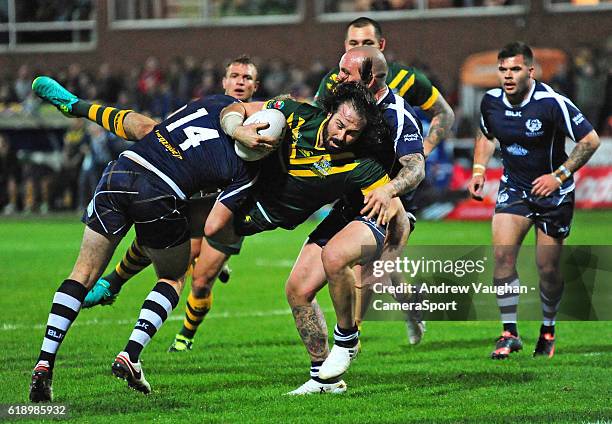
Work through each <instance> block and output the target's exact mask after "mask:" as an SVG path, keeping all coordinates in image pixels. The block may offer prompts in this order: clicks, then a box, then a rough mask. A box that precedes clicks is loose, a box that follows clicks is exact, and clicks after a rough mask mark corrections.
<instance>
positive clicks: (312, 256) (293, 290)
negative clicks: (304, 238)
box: [285, 243, 329, 362]
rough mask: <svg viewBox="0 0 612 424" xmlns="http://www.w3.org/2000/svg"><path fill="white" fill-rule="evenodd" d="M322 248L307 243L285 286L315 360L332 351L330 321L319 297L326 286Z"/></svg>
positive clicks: (297, 325)
mask: <svg viewBox="0 0 612 424" xmlns="http://www.w3.org/2000/svg"><path fill="white" fill-rule="evenodd" d="M321 250H322V249H321V247H320V246H318V245H316V244H314V243H306V244H304V246H303V247H302V251H301V252H300V255H299V257H298V259H297V261H296V262H295V265H294V266H293V269H292V270H291V274H290V275H289V279H288V280H287V284H286V286H285V293H286V295H287V301H288V302H289V305H290V306H291V311H292V312H293V317H294V319H295V325H296V327H297V330H298V333H299V334H300V337H301V339H302V342H303V343H304V347H306V350H307V351H308V354H309V355H310V359H311V361H315V362H316V361H323V360H325V358H326V357H327V355H328V353H329V347H328V343H327V337H328V336H327V324H326V323H325V317H324V316H323V312H322V311H321V308H320V307H319V304H318V303H317V301H316V299H315V296H316V294H317V292H318V291H319V290H321V288H323V287H324V286H325V271H324V270H323V264H322V262H321Z"/></svg>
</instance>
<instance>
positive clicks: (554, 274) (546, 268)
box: [537, 263, 560, 282]
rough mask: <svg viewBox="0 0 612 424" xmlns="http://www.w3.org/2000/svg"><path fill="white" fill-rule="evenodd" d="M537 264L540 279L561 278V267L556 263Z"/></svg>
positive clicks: (554, 279)
mask: <svg viewBox="0 0 612 424" xmlns="http://www.w3.org/2000/svg"><path fill="white" fill-rule="evenodd" d="M537 266H538V275H539V276H540V280H544V281H550V282H553V281H556V280H558V279H559V276H560V275H559V268H558V267H557V266H556V265H555V264H550V263H538V264H537Z"/></svg>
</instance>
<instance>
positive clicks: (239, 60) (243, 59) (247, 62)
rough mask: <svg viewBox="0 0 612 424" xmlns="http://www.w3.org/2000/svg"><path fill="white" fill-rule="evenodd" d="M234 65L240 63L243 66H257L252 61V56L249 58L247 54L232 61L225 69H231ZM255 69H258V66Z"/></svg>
mask: <svg viewBox="0 0 612 424" xmlns="http://www.w3.org/2000/svg"><path fill="white" fill-rule="evenodd" d="M234 63H240V64H241V65H253V66H255V63H253V61H252V60H251V57H250V56H248V55H246V54H241V55H240V56H238V57H237V58H235V59H232V60H230V61H229V62H228V63H227V65H225V69H227V68H229V67H230V66H231V65H233V64H234ZM255 69H257V67H256V66H255Z"/></svg>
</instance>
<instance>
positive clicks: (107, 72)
mask: <svg viewBox="0 0 612 424" xmlns="http://www.w3.org/2000/svg"><path fill="white" fill-rule="evenodd" d="M95 84H96V92H97V94H98V95H97V96H96V98H97V99H99V100H101V101H102V102H104V103H116V102H117V94H118V93H119V91H120V90H121V81H120V80H119V78H117V76H115V75H113V73H112V72H111V68H110V65H109V64H108V62H104V63H102V64H101V65H100V68H99V69H98V74H97V76H96V79H95Z"/></svg>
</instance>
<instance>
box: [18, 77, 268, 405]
mask: <svg viewBox="0 0 612 424" xmlns="http://www.w3.org/2000/svg"><path fill="white" fill-rule="evenodd" d="M40 78H43V79H42V80H41V79H37V80H38V83H37V82H36V81H35V83H34V85H35V86H36V85H37V84H40V83H41V82H45V81H48V79H47V80H45V79H44V78H46V77H40ZM35 88H36V87H35ZM55 91H57V90H55ZM237 101H238V100H236V99H235V98H233V97H230V96H225V95H218V96H210V97H207V98H204V99H200V100H196V101H194V102H191V103H189V104H188V105H186V106H185V107H183V108H181V109H179V110H178V111H177V112H176V113H175V114H173V115H172V116H171V117H169V118H168V119H166V120H165V121H163V122H161V123H160V124H158V125H155V127H154V128H153V131H152V132H150V133H149V134H148V135H146V136H145V137H144V138H143V139H142V140H141V141H140V142H139V143H138V144H136V145H135V146H134V147H132V148H131V149H128V150H126V151H125V152H123V153H122V154H121V155H120V157H119V159H117V160H116V161H112V162H110V163H109V164H108V166H107V167H106V169H105V170H104V173H103V175H102V177H101V178H100V182H99V183H98V186H97V187H96V191H95V193H94V196H93V198H92V200H91V202H90V203H89V205H88V206H87V209H86V211H85V213H84V214H83V222H84V223H85V224H86V225H87V227H86V228H85V232H84V234H83V241H82V244H81V249H80V252H79V257H78V259H77V260H76V263H75V265H74V268H73V270H72V272H71V273H70V275H69V277H68V279H66V280H64V282H63V283H62V284H61V285H60V287H59V288H58V290H57V292H56V293H55V296H54V298H53V303H52V306H51V312H50V314H49V317H48V321H47V327H46V330H45V335H44V339H43V343H42V347H41V350H40V354H39V357H38V361H37V363H36V365H35V367H34V371H33V372H32V382H31V385H30V400H31V401H33V402H44V401H51V400H52V375H53V368H54V363H55V358H56V355H57V351H58V349H59V347H60V345H61V343H62V341H63V339H64V338H65V336H66V334H67V332H68V329H69V328H70V326H71V324H72V322H74V320H75V319H76V318H77V316H78V314H79V311H80V309H81V306H82V303H83V300H84V299H85V295H86V294H87V291H88V290H89V288H91V287H92V285H93V284H94V283H95V282H96V280H97V279H98V277H99V276H100V274H101V273H102V271H103V270H104V268H105V267H106V265H107V264H108V261H109V260H110V258H111V256H112V254H113V252H114V251H115V249H116V247H117V245H118V244H119V242H120V241H121V239H122V238H123V236H125V235H126V233H127V232H128V230H129V229H130V227H131V226H132V225H134V227H135V229H136V237H137V238H138V240H139V243H140V246H142V249H143V251H144V253H145V254H146V255H147V256H148V257H149V258H150V259H151V261H152V262H153V265H154V267H155V271H156V273H157V280H158V282H157V284H156V285H155V287H154V288H153V290H152V291H151V293H150V294H149V295H148V296H147V298H146V299H145V301H144V303H143V306H142V309H141V311H140V314H139V317H138V320H137V322H136V325H135V327H134V330H133V331H132V334H131V335H130V338H129V341H128V342H127V344H126V346H125V348H124V349H123V351H121V352H120V353H119V354H118V355H117V357H116V359H115V361H114V363H113V365H112V372H113V374H115V375H116V376H117V377H120V378H122V379H124V380H127V382H128V385H129V386H130V387H131V388H133V389H135V390H138V391H140V392H143V393H145V394H147V393H150V391H151V387H150V385H149V383H148V382H147V380H146V379H145V377H144V372H143V370H142V368H141V365H140V360H139V357H140V354H141V352H142V350H143V349H144V347H145V346H146V345H147V344H148V343H149V342H150V341H151V339H152V338H153V337H154V335H155V334H156V333H157V330H158V329H159V328H160V327H161V325H162V324H163V323H164V321H165V320H166V319H167V317H168V316H169V315H170V313H171V312H172V310H173V309H174V308H175V307H176V305H177V303H178V301H179V296H180V293H181V290H182V287H183V284H184V275H185V272H186V271H187V266H188V264H189V256H190V255H189V252H190V240H189V235H190V234H189V217H188V202H187V200H188V199H189V197H190V196H192V195H193V194H194V193H196V192H197V191H199V190H200V189H202V188H204V187H207V186H209V185H210V186H213V187H224V188H225V191H223V192H222V193H221V195H220V196H219V200H218V201H219V202H220V203H222V204H223V205H224V206H225V207H227V208H228V209H229V210H234V209H236V208H237V206H238V205H237V201H238V199H239V198H241V197H242V196H243V195H244V194H245V193H247V192H248V191H249V189H250V188H251V187H252V186H253V184H254V181H255V179H256V177H257V174H258V166H256V165H253V164H248V163H246V162H244V161H242V160H240V159H239V158H238V157H237V156H236V153H235V151H234V142H233V140H231V139H230V138H229V137H228V136H226V135H225V133H224V132H223V130H222V129H221V123H220V120H219V114H220V112H221V110H222V109H223V108H224V107H226V106H228V105H229V104H231V103H234V102H237ZM69 106H70V110H69V112H70V113H72V114H74V115H75V116H83V114H84V111H85V112H87V113H88V111H91V105H89V104H88V103H86V102H81V101H77V102H76V103H74V104H70V105H69ZM98 108H99V107H98ZM95 109H96V108H94V112H92V116H93V115H96V112H95ZM111 112H112V111H111ZM122 112H123V111H121V112H118V113H117V116H118V114H119V113H122ZM106 115H109V114H106ZM125 115H126V114H125V113H124V114H123V115H122V116H125ZM96 116H97V115H96ZM120 118H121V117H119V119H120ZM113 122H114V120H113ZM114 130H115V133H120V134H123V135H127V134H126V133H125V131H124V130H125V128H123V127H121V128H119V127H117V126H114Z"/></svg>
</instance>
